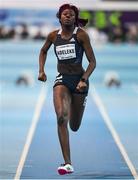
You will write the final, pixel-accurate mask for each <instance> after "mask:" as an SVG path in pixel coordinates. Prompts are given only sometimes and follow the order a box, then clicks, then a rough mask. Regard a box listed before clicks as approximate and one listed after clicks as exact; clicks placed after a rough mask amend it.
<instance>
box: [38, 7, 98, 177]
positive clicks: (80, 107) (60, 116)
mask: <svg viewBox="0 0 138 180" xmlns="http://www.w3.org/2000/svg"><path fill="white" fill-rule="evenodd" d="M57 17H58V19H59V22H60V24H61V29H59V30H55V31H53V32H51V33H49V35H48V37H47V40H46V42H45V44H44V45H43V47H42V48H41V51H40V55H39V76H38V80H40V81H46V80H47V76H46V74H45V71H44V66H45V61H46V56H47V51H48V49H49V48H50V46H51V45H52V44H54V51H55V54H56V56H57V70H58V73H59V74H58V75H57V77H56V80H55V82H54V86H53V101H54V107H55V112H56V116H57V127H58V137H59V141H60V145H61V150H62V154H63V158H64V161H65V162H64V164H62V165H61V166H59V167H58V173H59V174H60V175H63V174H68V173H72V172H73V171H74V169H73V165H72V162H71V157H70V144H69V131H68V122H69V125H70V128H71V130H72V131H77V130H78V129H79V127H80V124H81V120H82V116H83V112H84V108H85V104H86V97H87V94H88V89H89V81H88V79H89V76H90V75H91V73H92V72H93V71H94V69H95V66H96V60H95V56H94V53H93V50H92V46H91V44H90V39H89V36H88V34H87V33H86V32H85V30H84V29H82V26H84V25H86V23H87V22H88V20H84V19H80V18H79V10H78V8H77V7H76V6H74V5H70V4H64V5H62V6H61V7H60V8H59V11H58V13H57ZM84 52H85V54H86V57H87V59H88V67H87V68H86V70H84V69H83V67H82V59H83V53H84Z"/></svg>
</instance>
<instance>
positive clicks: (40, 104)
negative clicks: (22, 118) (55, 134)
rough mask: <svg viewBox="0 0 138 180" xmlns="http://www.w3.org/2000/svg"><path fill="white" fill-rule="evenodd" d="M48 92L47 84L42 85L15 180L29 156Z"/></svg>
mask: <svg viewBox="0 0 138 180" xmlns="http://www.w3.org/2000/svg"><path fill="white" fill-rule="evenodd" d="M46 94H47V88H46V87H45V86H42V89H41V91H40V94H39V97H38V101H37V104H36V107H35V111H34V116H33V119H32V124H31V126H30V129H29V131H28V135H27V138H26V143H25V145H24V148H23V151H22V154H21V157H20V161H19V164H18V167H17V170H16V174H15V177H14V179H15V180H19V179H20V176H21V173H22V169H23V166H24V163H25V160H26V157H27V154H28V151H29V148H30V145H31V142H32V139H33V136H34V132H35V129H36V126H37V123H38V120H39V117H40V113H41V110H42V107H43V104H44V101H45V98H46Z"/></svg>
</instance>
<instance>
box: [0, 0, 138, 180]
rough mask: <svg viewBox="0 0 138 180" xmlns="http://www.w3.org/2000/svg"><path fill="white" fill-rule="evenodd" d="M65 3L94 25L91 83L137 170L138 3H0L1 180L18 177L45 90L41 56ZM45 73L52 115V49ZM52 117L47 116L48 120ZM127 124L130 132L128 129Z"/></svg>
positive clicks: (81, 0)
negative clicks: (40, 71)
mask: <svg viewBox="0 0 138 180" xmlns="http://www.w3.org/2000/svg"><path fill="white" fill-rule="evenodd" d="M64 3H72V4H74V5H76V6H77V7H78V8H80V17H83V18H88V19H89V23H88V25H87V26H86V31H87V32H88V34H89V36H90V40H91V43H92V46H93V49H94V53H95V56H96V60H97V68H96V70H95V71H94V73H93V75H92V76H91V77H90V82H91V83H92V84H93V85H94V86H95V88H96V90H97V91H98V93H99V94H100V96H101V97H102V100H103V101H104V105H105V106H106V108H107V111H108V113H109V115H110V117H111V119H112V123H113V124H114V126H115V128H116V129H117V131H118V133H119V136H120V137H121V140H122V141H123V143H124V145H125V148H126V149H127V151H128V153H129V156H130V158H131V160H132V161H133V163H134V165H135V168H136V170H137V169H138V153H137V152H138V148H137V147H138V146H136V145H137V144H138V133H137V132H138V1H137V0H68V1H64V0H39V1H36V0H29V1H28V0H0V178H1V179H9V178H13V177H14V176H15V174H16V169H17V166H18V163H19V159H20V156H21V153H22V150H23V147H24V144H25V142H26V136H27V133H28V131H29V127H30V125H31V123H32V117H33V114H34V111H35V107H36V104H37V99H38V96H39V93H40V91H41V87H42V86H43V85H42V83H41V82H38V81H37V75H38V57H39V51H40V48H41V47H42V45H43V44H44V42H45V40H46V38H47V35H48V33H49V32H50V31H52V30H55V29H58V28H59V27H60V24H59V22H58V19H57V18H56V13H57V11H58V8H59V6H61V5H62V4H64ZM85 58H86V57H84V59H85ZM86 62H87V61H84V66H85V67H86V66H87V63H86ZM45 69H46V72H47V76H48V81H47V83H46V85H44V86H46V87H48V92H49V97H48V102H49V103H50V104H49V106H46V108H47V109H48V110H49V112H51V114H52V113H53V109H52V94H51V93H52V86H53V82H54V79H55V76H56V75H57V72H56V56H55V55H54V52H53V47H51V48H50V50H49V53H48V57H47V62H46V67H45ZM49 108H50V109H49ZM89 108H90V107H89ZM51 114H48V112H47V116H48V117H47V118H48V119H50V118H51ZM52 118H55V116H54V117H52ZM126 122H127V123H126ZM126 124H127V127H128V129H129V130H126V129H125V127H126ZM48 125H49V124H48ZM45 126H47V124H45V125H44V127H45ZM54 126H56V125H55V120H54V121H53V127H54ZM132 132H133V136H132ZM126 134H127V135H126ZM126 137H127V138H126ZM29 163H31V162H30V161H29ZM27 167H28V166H27Z"/></svg>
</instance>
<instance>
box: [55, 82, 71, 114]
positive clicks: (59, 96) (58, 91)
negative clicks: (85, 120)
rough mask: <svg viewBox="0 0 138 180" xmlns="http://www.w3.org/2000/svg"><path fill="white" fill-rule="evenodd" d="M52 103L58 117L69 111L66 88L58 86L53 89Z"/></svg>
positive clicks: (69, 99)
mask: <svg viewBox="0 0 138 180" xmlns="http://www.w3.org/2000/svg"><path fill="white" fill-rule="evenodd" d="M53 102H54V107H55V111H56V114H57V115H58V116H62V115H66V114H68V113H69V111H70V103H71V97H70V92H69V90H68V88H67V87H66V86H64V85H58V86H55V87H54V88H53Z"/></svg>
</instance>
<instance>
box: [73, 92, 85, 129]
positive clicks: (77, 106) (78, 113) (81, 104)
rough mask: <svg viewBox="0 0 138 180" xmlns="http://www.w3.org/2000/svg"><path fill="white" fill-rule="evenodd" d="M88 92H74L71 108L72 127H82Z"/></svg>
mask: <svg viewBox="0 0 138 180" xmlns="http://www.w3.org/2000/svg"><path fill="white" fill-rule="evenodd" d="M86 98H87V94H77V93H76V94H75V93H74V94H72V103H71V110H70V122H69V123H70V128H71V129H72V131H77V130H78V129H79V127H80V124H81V120H82V116H83V112H84V109H85V105H86Z"/></svg>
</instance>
